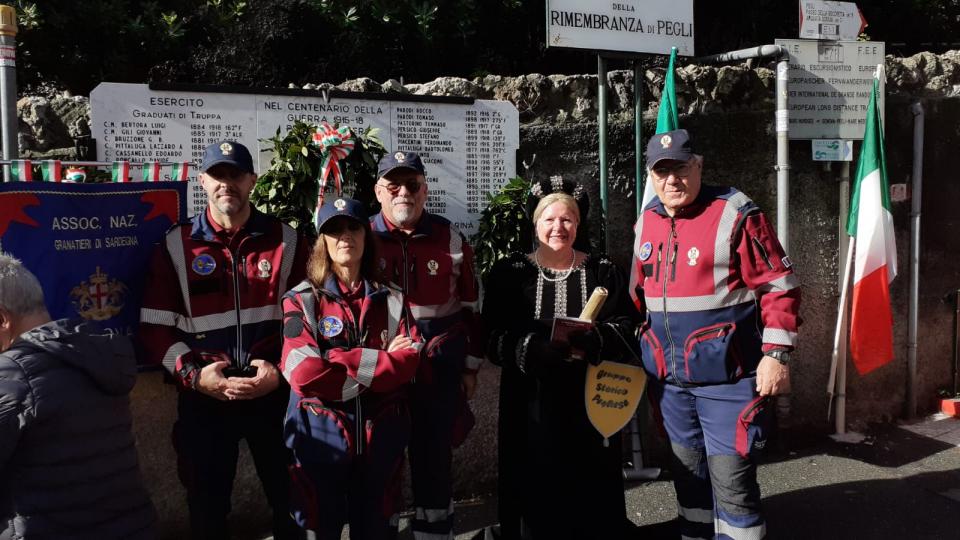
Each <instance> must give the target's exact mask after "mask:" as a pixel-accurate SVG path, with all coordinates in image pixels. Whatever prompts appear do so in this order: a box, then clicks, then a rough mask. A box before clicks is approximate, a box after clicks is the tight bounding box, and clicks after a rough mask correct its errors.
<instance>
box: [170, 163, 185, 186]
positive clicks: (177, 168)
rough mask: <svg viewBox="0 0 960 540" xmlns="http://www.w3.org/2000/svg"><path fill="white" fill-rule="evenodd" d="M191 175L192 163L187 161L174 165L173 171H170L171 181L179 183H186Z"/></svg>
mask: <svg viewBox="0 0 960 540" xmlns="http://www.w3.org/2000/svg"><path fill="white" fill-rule="evenodd" d="M189 174H190V163H189V162H187V161H180V162H178V163H174V164H173V169H172V170H171V171H170V179H171V180H174V181H177V182H186V181H187V176H188V175H189Z"/></svg>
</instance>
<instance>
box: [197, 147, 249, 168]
mask: <svg viewBox="0 0 960 540" xmlns="http://www.w3.org/2000/svg"><path fill="white" fill-rule="evenodd" d="M222 163H226V164H228V165H233V166H234V167H236V168H238V169H240V170H242V171H245V172H248V173H252V172H255V171H254V170H253V158H252V157H251V156H250V151H249V150H247V147H246V146H244V145H242V144H240V143H238V142H237V141H223V142H218V143H213V144H211V145H210V146H208V147H206V148H205V149H204V150H203V161H201V162H200V172H207V169H209V168H210V167H213V166H214V165H220V164H222Z"/></svg>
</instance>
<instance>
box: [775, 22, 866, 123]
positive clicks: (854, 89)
mask: <svg viewBox="0 0 960 540" xmlns="http://www.w3.org/2000/svg"><path fill="white" fill-rule="evenodd" d="M776 44H777V45H780V46H782V47H783V48H784V50H785V51H786V53H787V55H788V56H789V61H788V70H787V100H788V103H789V106H788V111H787V112H788V114H789V124H788V132H789V137H790V139H851V140H861V139H863V129H864V126H865V123H866V117H867V104H869V103H870V92H871V91H872V90H873V74H874V73H875V72H876V70H877V65H878V64H883V63H884V49H885V47H884V45H885V44H884V43H883V42H882V41H810V40H803V39H778V40H776ZM883 89H884V83H883V79H882V78H881V80H880V102H879V103H878V104H877V105H878V106H879V107H880V114H881V116H882V115H883V110H884V108H883V104H884V97H883Z"/></svg>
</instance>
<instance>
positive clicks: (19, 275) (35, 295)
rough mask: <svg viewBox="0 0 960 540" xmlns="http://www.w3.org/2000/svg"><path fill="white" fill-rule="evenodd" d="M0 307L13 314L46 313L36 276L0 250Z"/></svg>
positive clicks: (41, 291)
mask: <svg viewBox="0 0 960 540" xmlns="http://www.w3.org/2000/svg"><path fill="white" fill-rule="evenodd" d="M0 309H3V310H6V311H9V312H10V313H11V314H13V315H21V316H22V315H33V314H35V313H46V311H47V308H46V306H45V305H44V303H43V289H42V288H41V287H40V281H39V280H37V276H35V275H33V273H32V272H30V270H27V268H26V267H25V266H23V263H22V262H20V261H19V260H18V259H16V258H15V257H13V256H12V255H10V254H7V253H3V252H0Z"/></svg>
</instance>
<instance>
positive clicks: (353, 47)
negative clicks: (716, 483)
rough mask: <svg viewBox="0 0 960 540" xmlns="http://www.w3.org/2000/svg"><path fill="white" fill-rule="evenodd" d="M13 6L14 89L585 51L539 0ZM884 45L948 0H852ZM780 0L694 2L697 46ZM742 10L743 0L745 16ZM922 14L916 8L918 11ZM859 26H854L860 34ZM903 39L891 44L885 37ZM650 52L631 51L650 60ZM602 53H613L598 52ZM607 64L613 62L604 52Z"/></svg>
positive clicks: (425, 67) (96, 0)
mask: <svg viewBox="0 0 960 540" xmlns="http://www.w3.org/2000/svg"><path fill="white" fill-rule="evenodd" d="M0 2H3V3H6V4H10V5H14V6H15V7H17V9H18V25H19V27H20V33H19V34H18V36H17V40H18V48H19V50H18V53H17V77H18V81H19V82H20V84H21V89H22V90H29V89H31V88H30V87H39V86H43V85H50V83H53V86H59V87H63V88H66V89H69V90H70V91H72V92H73V93H75V94H85V93H87V92H89V91H90V90H91V89H92V88H93V87H94V86H96V85H97V84H98V83H99V82H101V81H114V82H137V83H141V82H145V81H148V80H152V81H162V82H179V83H205V84H223V85H251V86H278V87H286V86H287V84H288V83H290V82H293V83H296V84H300V85H302V84H304V83H318V82H332V83H338V82H340V81H343V80H345V79H353V78H357V77H370V78H372V79H374V80H377V81H385V80H387V79H390V78H394V79H400V78H401V77H402V78H403V79H404V81H405V82H423V81H428V80H431V79H433V78H435V77H438V76H459V77H470V76H472V75H483V74H485V73H493V74H500V75H518V74H522V73H530V72H538V73H568V74H569V73H590V72H593V71H595V68H596V62H595V61H594V60H593V58H592V56H590V55H588V54H584V53H583V52H582V51H577V50H564V49H557V48H549V49H548V48H546V45H545V43H544V36H545V24H546V20H547V17H545V13H544V7H545V4H544V2H540V1H538V2H533V1H529V0H528V1H523V0H484V1H482V2H481V1H479V0H444V1H440V0H257V1H256V2H253V1H251V0H84V1H83V2H77V1H76V0H43V1H42V2H41V1H39V0H6V1H4V0H0ZM857 4H858V6H859V7H860V8H861V9H862V10H863V13H864V16H865V17H866V19H867V20H868V21H869V23H870V26H869V27H868V31H869V32H868V33H869V36H870V37H872V38H873V39H876V40H879V41H887V42H888V48H887V52H888V53H894V54H912V53H913V52H916V51H918V50H941V51H942V50H944V49H945V48H946V47H948V46H951V44H953V43H955V42H956V37H955V36H956V35H957V31H958V30H960V2H958V1H956V0H953V1H950V2H944V1H942V0H860V1H858V2H857ZM796 8H797V6H796V3H795V2H784V1H783V0H745V1H744V2H742V9H734V10H731V9H730V7H729V3H727V2H696V3H695V5H694V19H695V20H698V21H710V24H701V25H699V26H698V27H697V36H696V37H697V51H696V52H697V53H698V54H712V53H718V52H722V51H728V50H734V49H742V48H746V47H754V46H756V45H759V44H762V43H770V42H772V40H773V39H774V38H777V37H781V36H784V35H795V34H796V31H797V22H798V21H797V9H796ZM743 13H750V16H749V17H744V16H743ZM917 14H924V16H917ZM864 37H866V36H864ZM893 42H896V43H903V44H904V45H897V46H896V47H895V46H894V43H893ZM657 58H658V57H657V56H649V57H645V58H643V61H644V62H645V63H648V65H649V64H650V63H654V62H656V61H657ZM611 67H614V66H611ZM617 67H619V66H617Z"/></svg>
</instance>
